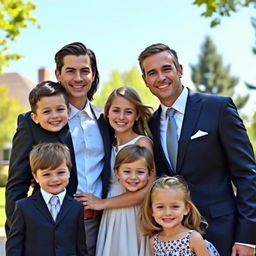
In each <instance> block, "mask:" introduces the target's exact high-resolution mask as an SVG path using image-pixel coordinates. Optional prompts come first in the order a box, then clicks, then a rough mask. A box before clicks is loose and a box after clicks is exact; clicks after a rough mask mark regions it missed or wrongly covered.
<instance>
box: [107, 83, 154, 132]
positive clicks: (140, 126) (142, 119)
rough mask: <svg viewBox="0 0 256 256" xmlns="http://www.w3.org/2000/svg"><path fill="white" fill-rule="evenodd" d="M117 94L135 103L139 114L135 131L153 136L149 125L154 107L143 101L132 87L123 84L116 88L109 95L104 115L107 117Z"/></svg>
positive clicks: (134, 127)
mask: <svg viewBox="0 0 256 256" xmlns="http://www.w3.org/2000/svg"><path fill="white" fill-rule="evenodd" d="M116 96H120V97H123V98H125V99H126V100H128V101H130V102H131V103H132V104H134V105H135V107H136V111H137V114H138V115H139V119H138V121H135V123H134V126H133V131H134V132H135V133H137V134H140V135H146V136H149V137H151V132H150V130H149V127H148V121H149V119H150V118H151V115H152V110H153V109H152V108H151V107H150V106H146V105H144V104H143V103H142V101H141V99H140V96H139V94H138V93H137V92H136V91H135V90H134V89H133V88H131V87H127V86H123V87H119V88H117V89H115V90H114V91H113V92H112V93H111V94H110V95H109V97H108V99H107V101H106V103H105V107H104V116H105V118H106V119H107V116H108V112H109V109H110V107H111V104H112V101H113V100H114V98H115V97H116Z"/></svg>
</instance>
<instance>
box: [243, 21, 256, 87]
mask: <svg viewBox="0 0 256 256" xmlns="http://www.w3.org/2000/svg"><path fill="white" fill-rule="evenodd" d="M251 22H252V26H253V28H254V30H255V36H256V18H252V20H251ZM252 52H253V53H254V54H255V55H256V41H255V45H254V46H253V48H252ZM245 85H246V86H247V88H248V89H250V90H256V85H253V84H250V83H247V82H245Z"/></svg>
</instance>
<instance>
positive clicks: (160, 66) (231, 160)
mask: <svg viewBox="0 0 256 256" xmlns="http://www.w3.org/2000/svg"><path fill="white" fill-rule="evenodd" d="M139 63H140V67H141V70H142V77H143V79H144V81H145V83H146V85H147V87H148V88H149V89H150V91H151V93H153V94H154V95H155V96H156V97H158V99H159V100H160V103H161V105H160V106H159V108H158V110H157V111H156V112H155V113H154V115H153V117H152V119H151V121H150V127H151V132H152V135H153V142H154V156H155V162H156V169H157V173H158V175H170V176H172V175H181V176H183V177H184V178H185V180H186V181H187V182H188V185H189V188H190V191H191V196H192V199H193V201H194V202H195V204H196V206H197V207H198V208H199V210H200V212H201V214H202V215H203V216H204V217H205V218H206V220H207V222H208V224H209V225H208V228H207V230H206V235H205V237H206V239H208V240H209V241H211V242H212V243H213V244H214V245H215V246H216V248H217V250H218V251H219V252H220V255H222V256H230V255H232V256H236V255H240V256H245V255H246V256H249V255H250V256H253V255H255V254H254V253H255V244H256V165H255V158H254V154H253V149H252V147H251V144H250V141H249V138H248V136H247V133H246V129H245V127H244V125H243V122H242V120H241V119H240V117H239V115H238V113H237V110H236V107H235V105H234V103H233V102H232V100H231V99H230V98H227V97H221V96H216V95H209V94H201V93H196V92H193V91H191V90H190V89H188V88H187V87H185V86H183V85H182V83H181V78H182V74H183V69H182V65H180V64H179V61H178V57H177V54H176V52H175V51H174V50H172V49H170V48H169V47H168V46H167V45H164V44H153V45H151V46H149V47H147V48H146V49H145V50H144V51H143V52H141V54H140V56H139ZM168 108H173V109H174V110H173V111H174V114H173V116H172V118H173V119H174V125H175V130H176V133H177V134H176V135H177V138H178V146H177V148H178V149H177V150H178V152H177V155H176V157H175V160H176V161H175V162H176V164H175V165H173V163H172V160H170V159H169V157H168V155H169V154H168V150H169V149H168V148H167V147H168V146H167V140H168V139H170V133H169V132H167V130H168V122H169V117H168V116H167V113H166V112H168V111H169V110H168V111H167V109H168ZM168 131H169V130H168ZM170 158H171V157H170ZM173 162H174V161H173ZM173 166H174V167H173ZM232 183H233V185H234V187H235V188H236V193H234V190H233V187H232Z"/></svg>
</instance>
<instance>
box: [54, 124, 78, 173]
mask: <svg viewBox="0 0 256 256" xmlns="http://www.w3.org/2000/svg"><path fill="white" fill-rule="evenodd" d="M57 134H58V137H59V139H60V142H62V143H63V144H66V145H67V146H68V148H69V151H70V156H71V160H72V171H73V172H74V176H76V175H77V170H76V161H75V153H74V147H73V142H72V137H71V133H70V130H69V126H68V124H67V125H65V126H64V127H63V128H62V129H61V130H60V131H59V132H58V133H57Z"/></svg>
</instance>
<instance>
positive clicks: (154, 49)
mask: <svg viewBox="0 0 256 256" xmlns="http://www.w3.org/2000/svg"><path fill="white" fill-rule="evenodd" d="M164 51H167V52H169V53H170V54H171V55H172V56H173V58H174V65H175V67H176V69H178V66H179V60H178V55H177V53H176V51H175V50H173V49H170V47H169V46H168V45H166V44H162V43H157V44H152V45H150V46H148V47H147V48H145V49H144V50H143V51H142V52H141V54H140V55H139V58H138V60H139V64H140V68H141V71H142V73H143V74H144V75H145V70H144V68H143V61H144V60H145V59H146V58H147V57H149V56H151V55H154V54H156V53H159V52H164Z"/></svg>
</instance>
